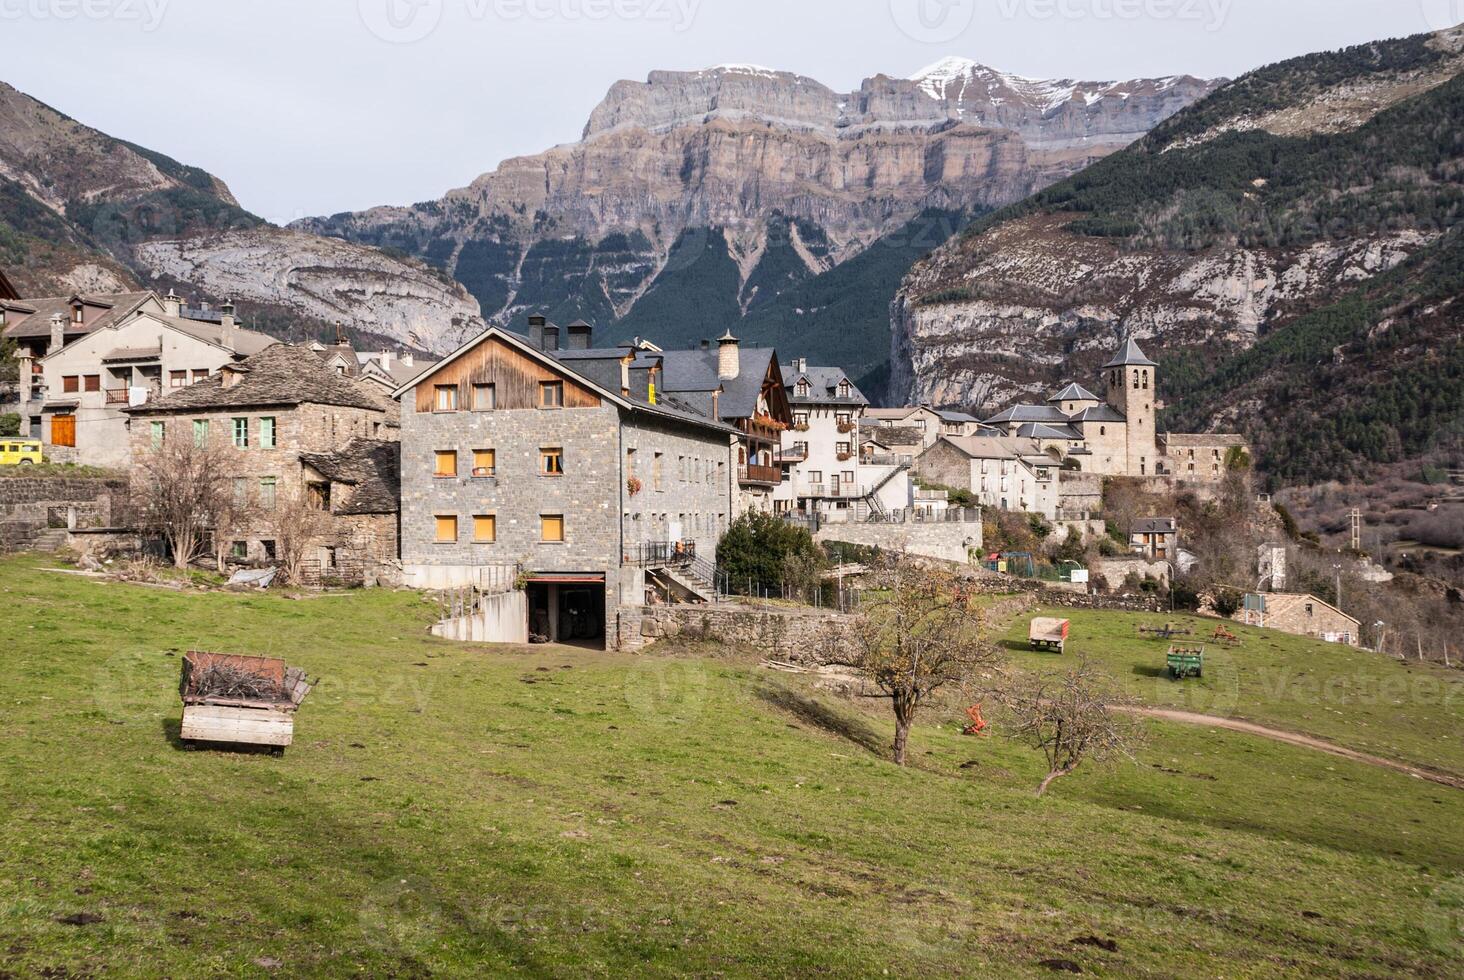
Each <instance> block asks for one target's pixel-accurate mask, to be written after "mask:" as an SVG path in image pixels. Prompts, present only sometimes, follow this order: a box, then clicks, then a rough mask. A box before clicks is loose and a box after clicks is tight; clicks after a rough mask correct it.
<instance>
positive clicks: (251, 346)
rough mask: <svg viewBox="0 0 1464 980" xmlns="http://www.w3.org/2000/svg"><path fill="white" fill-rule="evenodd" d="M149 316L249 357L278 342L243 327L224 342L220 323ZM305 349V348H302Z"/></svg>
mask: <svg viewBox="0 0 1464 980" xmlns="http://www.w3.org/2000/svg"><path fill="white" fill-rule="evenodd" d="M147 316H149V317H151V318H152V319H154V320H160V321H162V322H163V323H166V324H167V325H168V326H170V327H173V328H174V329H176V330H180V331H182V332H183V333H186V334H188V335H189V336H190V337H194V338H197V339H198V340H202V341H204V342H205V343H210V344H216V345H218V346H219V347H228V348H231V349H232V350H233V351H234V353H236V354H242V355H243V356H245V357H248V356H249V355H251V354H258V353H259V352H260V351H262V350H264V349H265V348H267V347H270V346H273V345H274V344H278V343H279V341H278V340H275V339H274V338H273V337H271V336H269V335H268V334H262V333H259V332H258V331H256V330H245V329H244V328H242V327H238V326H236V327H234V328H233V330H232V331H231V333H232V339H231V340H230V341H229V342H228V343H227V344H226V343H224V328H223V325H222V324H219V323H209V322H207V321H203V320H190V319H188V318H187V317H177V316H165V315H163V314H161V313H148V314H147ZM302 350H303V348H302Z"/></svg>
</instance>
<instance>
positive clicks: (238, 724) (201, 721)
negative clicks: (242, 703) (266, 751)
mask: <svg viewBox="0 0 1464 980" xmlns="http://www.w3.org/2000/svg"><path fill="white" fill-rule="evenodd" d="M180 734H181V735H182V737H183V738H184V739H189V740H196V741H200V742H240V743H244V744H247V745H280V746H284V745H289V744H291V743H292V742H293V741H294V738H295V719H294V716H293V715H292V714H289V713H288V712H284V711H274V710H263V711H261V710H259V709H257V708H230V707H224V706H222V705H189V706H187V707H185V708H184V709H183V725H182V730H181V733H180Z"/></svg>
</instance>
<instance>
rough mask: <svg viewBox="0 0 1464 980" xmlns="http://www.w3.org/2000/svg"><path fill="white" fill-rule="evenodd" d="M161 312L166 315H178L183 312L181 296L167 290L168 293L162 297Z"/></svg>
mask: <svg viewBox="0 0 1464 980" xmlns="http://www.w3.org/2000/svg"><path fill="white" fill-rule="evenodd" d="M163 312H164V313H165V314H167V315H168V316H180V315H181V314H182V313H183V297H181V296H179V295H178V294H177V293H175V292H173V291H172V290H171V289H170V290H168V295H166V296H164V297H163Z"/></svg>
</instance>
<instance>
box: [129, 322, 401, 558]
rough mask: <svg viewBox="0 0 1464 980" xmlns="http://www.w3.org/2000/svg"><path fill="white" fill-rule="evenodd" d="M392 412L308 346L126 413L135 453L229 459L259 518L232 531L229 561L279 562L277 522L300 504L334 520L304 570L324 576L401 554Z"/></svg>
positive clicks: (253, 360) (226, 371) (274, 353)
mask: <svg viewBox="0 0 1464 980" xmlns="http://www.w3.org/2000/svg"><path fill="white" fill-rule="evenodd" d="M389 407H390V406H389V403H388V402H387V401H386V400H385V399H384V398H382V397H381V396H380V395H378V394H376V393H375V391H374V390H373V389H372V388H368V387H366V386H364V385H362V384H361V383H360V382H358V381H356V380H354V379H351V378H347V377H343V376H340V375H337V374H335V373H334V372H332V371H331V370H329V369H328V368H327V367H326V366H325V365H324V364H323V363H322V362H321V360H320V358H319V357H318V356H316V355H315V354H314V353H312V352H311V351H310V350H309V349H308V348H305V347H292V346H290V345H287V344H279V343H276V344H273V345H271V346H269V347H267V348H265V349H264V350H262V351H260V352H258V353H256V354H254V355H252V356H250V357H247V358H245V359H244V360H242V361H239V362H236V363H229V364H226V365H224V366H223V367H222V368H220V369H219V371H218V372H217V373H215V374H213V375H211V376H209V377H207V378H205V379H202V380H200V381H198V382H195V383H192V384H189V385H188V386H186V387H182V388H179V389H177V390H175V391H171V392H169V393H168V394H165V395H163V396H162V397H160V398H157V399H154V400H150V401H148V402H145V403H143V404H140V405H135V406H132V407H130V408H128V409H126V415H127V418H128V422H127V425H128V429H129V433H128V436H129V439H130V441H131V445H132V453H133V455H134V456H136V457H138V458H140V457H141V455H142V454H145V453H147V452H148V451H149V450H150V449H151V448H152V447H154V446H157V445H159V444H161V443H162V442H163V441H164V440H168V439H189V440H192V441H193V442H194V444H195V445H209V446H214V447H218V448H219V449H220V450H221V451H223V452H224V453H226V454H227V456H228V457H229V459H230V461H231V463H232V469H233V471H234V475H233V477H232V479H233V480H234V488H235V494H236V496H237V497H238V498H239V499H247V500H250V501H252V502H253V505H254V511H255V513H256V515H257V516H256V517H255V518H254V520H253V521H252V523H251V524H250V526H248V527H246V528H243V529H240V530H239V531H238V532H237V543H236V546H235V548H234V556H235V557H236V558H237V559H239V560H241V561H251V562H269V561H272V560H274V559H276V558H277V557H278V553H277V549H276V537H275V533H276V532H275V528H276V525H275V523H274V522H273V521H272V519H271V517H270V514H271V512H274V511H277V510H278V508H280V507H283V506H288V505H290V504H291V503H292V502H293V501H295V500H301V501H304V502H306V503H308V504H309V506H312V507H314V508H316V509H318V510H320V511H322V512H324V513H325V514H326V515H328V520H326V521H325V522H324V524H325V527H326V530H325V532H324V533H323V534H322V535H321V536H320V537H319V539H318V540H316V541H314V542H312V544H311V551H313V555H307V558H308V560H310V561H312V562H318V563H319V569H320V571H321V573H322V574H323V575H326V576H329V575H331V574H332V571H333V570H337V571H338V570H342V569H349V570H350V571H351V573H352V575H354V573H355V571H356V569H358V568H360V569H361V570H362V571H363V574H364V575H365V577H366V578H367V579H368V580H369V579H370V578H371V577H372V575H373V573H374V569H373V568H372V565H373V563H375V562H378V561H380V560H382V559H390V558H394V557H395V555H396V551H397V547H396V511H397V507H396V506H395V500H394V497H395V486H396V476H395V473H394V472H393V467H394V459H393V457H394V455H395V442H394V437H395V434H396V431H397V430H396V429H395V428H394V427H392V426H391V425H389V424H388V416H389V412H388V408H389Z"/></svg>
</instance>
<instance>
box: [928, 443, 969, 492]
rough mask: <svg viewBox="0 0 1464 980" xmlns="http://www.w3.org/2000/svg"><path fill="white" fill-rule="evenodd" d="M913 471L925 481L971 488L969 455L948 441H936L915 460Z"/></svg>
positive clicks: (945, 485)
mask: <svg viewBox="0 0 1464 980" xmlns="http://www.w3.org/2000/svg"><path fill="white" fill-rule="evenodd" d="M914 473H915V475H916V476H918V477H919V478H920V479H922V480H924V481H925V482H926V483H939V484H940V485H941V486H943V487H951V488H953V489H956V490H971V489H973V487H972V485H971V457H969V456H967V455H966V454H965V453H963V452H961V451H960V450H959V449H957V448H956V447H955V446H953V445H951V444H950V443H948V442H938V443H936V444H935V445H934V446H931V447H930V448H929V449H927V450H925V452H923V453H921V454H920V456H919V457H917V458H916V460H915V467H914Z"/></svg>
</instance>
